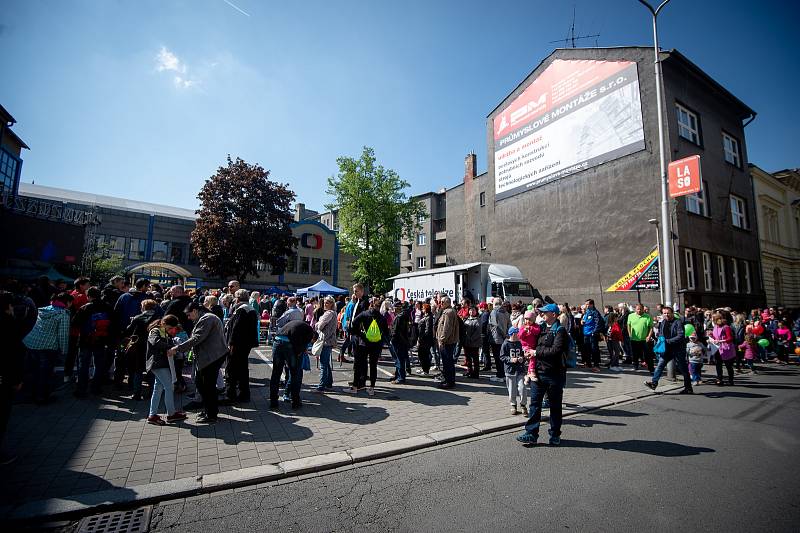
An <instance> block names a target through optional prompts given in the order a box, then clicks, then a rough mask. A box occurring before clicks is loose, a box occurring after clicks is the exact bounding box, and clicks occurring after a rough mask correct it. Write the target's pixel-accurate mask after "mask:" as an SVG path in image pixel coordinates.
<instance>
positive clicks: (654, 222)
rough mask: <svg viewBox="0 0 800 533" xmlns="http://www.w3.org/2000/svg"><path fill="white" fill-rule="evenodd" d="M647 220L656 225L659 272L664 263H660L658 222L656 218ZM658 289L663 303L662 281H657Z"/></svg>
mask: <svg viewBox="0 0 800 533" xmlns="http://www.w3.org/2000/svg"><path fill="white" fill-rule="evenodd" d="M647 222H649V223H650V224H652V225H654V226H655V227H656V248H657V249H658V261H659V265H658V267H659V268H658V271H659V272H661V267H662V266H664V265H663V263H661V239H660V238H659V235H658V225H659V222H658V219H657V218H651V219H650V220H648V221H647ZM658 289H659V291H660V292H661V303H662V304H663V303H664V285H663V284H662V283H659V284H658ZM665 305H666V304H665Z"/></svg>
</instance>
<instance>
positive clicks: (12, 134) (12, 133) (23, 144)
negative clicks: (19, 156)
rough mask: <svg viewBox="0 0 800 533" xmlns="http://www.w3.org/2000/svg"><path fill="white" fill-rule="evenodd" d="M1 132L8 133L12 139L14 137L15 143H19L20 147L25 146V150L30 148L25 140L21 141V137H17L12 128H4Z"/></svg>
mask: <svg viewBox="0 0 800 533" xmlns="http://www.w3.org/2000/svg"><path fill="white" fill-rule="evenodd" d="M3 133H6V134H8V135H9V136H10V137H11V138H12V139H14V141H16V143H17V144H19V145H20V146H21V147H22V148H25V149H26V150H30V149H31V147H30V146H28V145H27V144H25V141H23V140H22V139H20V138H19V135H17V134H16V133H14V130H12V129H11V128H6V129H5V130H3Z"/></svg>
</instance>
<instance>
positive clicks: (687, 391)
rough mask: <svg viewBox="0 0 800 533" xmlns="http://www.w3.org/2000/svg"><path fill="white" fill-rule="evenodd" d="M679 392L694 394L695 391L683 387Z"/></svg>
mask: <svg viewBox="0 0 800 533" xmlns="http://www.w3.org/2000/svg"><path fill="white" fill-rule="evenodd" d="M678 394H694V391H693V390H692V389H683V390H682V391H680V392H679V393H678Z"/></svg>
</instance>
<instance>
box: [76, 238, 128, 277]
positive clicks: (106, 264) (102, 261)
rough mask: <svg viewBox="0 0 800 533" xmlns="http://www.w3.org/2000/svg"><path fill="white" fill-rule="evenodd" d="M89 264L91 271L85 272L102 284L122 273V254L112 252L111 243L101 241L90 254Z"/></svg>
mask: <svg viewBox="0 0 800 533" xmlns="http://www.w3.org/2000/svg"><path fill="white" fill-rule="evenodd" d="M87 266H88V270H89V271H88V272H83V274H84V275H86V276H88V277H89V278H91V279H92V281H95V282H97V283H99V284H100V286H102V285H104V284H105V283H107V282H108V280H109V279H111V278H112V277H114V276H116V275H120V274H122V270H123V268H122V256H121V255H120V254H118V253H117V254H115V253H112V250H111V245H110V244H108V243H101V244H98V245H97V247H96V248H95V249H94V250H92V251H91V253H90V254H89V265H87Z"/></svg>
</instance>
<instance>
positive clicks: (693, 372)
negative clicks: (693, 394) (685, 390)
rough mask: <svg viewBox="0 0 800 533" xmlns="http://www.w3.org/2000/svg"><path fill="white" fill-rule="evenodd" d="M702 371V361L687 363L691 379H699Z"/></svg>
mask: <svg viewBox="0 0 800 533" xmlns="http://www.w3.org/2000/svg"><path fill="white" fill-rule="evenodd" d="M702 372H703V363H689V377H690V378H692V381H700V376H701V374H702Z"/></svg>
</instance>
